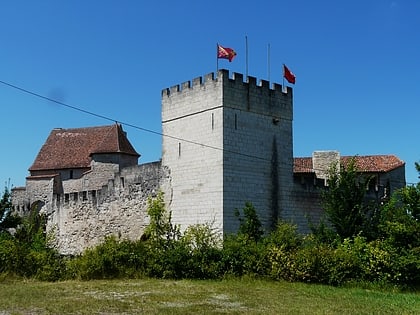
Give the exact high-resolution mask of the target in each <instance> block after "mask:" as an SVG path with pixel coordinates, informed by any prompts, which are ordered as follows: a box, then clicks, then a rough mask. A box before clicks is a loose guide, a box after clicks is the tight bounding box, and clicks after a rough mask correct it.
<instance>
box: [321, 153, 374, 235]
mask: <svg viewBox="0 0 420 315" xmlns="http://www.w3.org/2000/svg"><path fill="white" fill-rule="evenodd" d="M327 183H328V187H327V189H326V190H325V191H324V192H323V193H322V194H321V199H322V205H323V208H324V211H325V215H326V216H327V218H328V220H329V222H330V223H331V224H332V226H333V227H334V229H335V231H336V232H337V234H338V235H339V236H340V237H341V238H342V239H345V238H346V237H352V236H355V235H357V234H358V233H360V232H362V231H363V229H364V227H365V226H366V222H367V219H368V216H369V214H370V212H371V210H372V208H371V207H370V206H369V205H368V204H366V202H365V195H366V187H367V186H368V184H369V178H363V177H361V176H359V172H358V170H357V167H356V163H355V159H354V158H353V159H351V160H350V161H349V163H348V164H347V165H345V166H344V165H341V166H340V171H339V172H337V168H336V165H332V166H331V167H330V170H329V177H328V180H327Z"/></svg>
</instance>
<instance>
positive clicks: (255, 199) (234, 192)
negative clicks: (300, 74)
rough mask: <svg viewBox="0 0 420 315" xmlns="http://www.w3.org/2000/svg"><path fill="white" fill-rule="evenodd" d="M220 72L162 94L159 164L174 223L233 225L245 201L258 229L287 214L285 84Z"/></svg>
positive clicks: (289, 164) (288, 111) (288, 99)
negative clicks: (166, 175)
mask: <svg viewBox="0 0 420 315" xmlns="http://www.w3.org/2000/svg"><path fill="white" fill-rule="evenodd" d="M243 79H244V78H243V76H242V74H238V73H233V74H232V77H231V78H230V77H229V72H228V71H227V70H220V71H218V72H217V74H216V77H214V74H213V73H210V74H208V75H205V76H204V77H199V78H196V79H194V80H192V82H190V81H188V82H185V83H182V84H181V85H176V86H173V87H171V88H169V89H164V90H163V91H162V132H163V134H164V136H163V145H162V165H164V166H167V167H168V168H169V170H170V174H171V178H172V183H171V186H172V189H171V191H167V192H166V199H167V206H168V208H169V210H170V211H172V218H173V221H174V223H178V224H181V228H183V227H184V228H185V227H186V226H188V225H191V224H197V223H211V224H212V225H213V226H214V227H216V228H218V229H220V231H221V232H224V233H229V232H234V231H235V230H236V229H237V228H238V224H239V222H238V219H237V218H236V217H235V215H234V212H235V209H242V208H243V207H244V205H245V202H247V201H249V202H251V203H252V204H253V205H254V206H255V208H256V210H257V212H258V215H259V218H260V220H261V221H262V223H263V224H264V226H265V228H270V227H271V226H272V225H273V224H274V223H275V222H276V221H277V219H278V218H279V217H284V218H287V217H288V216H289V215H290V214H289V213H288V208H289V207H288V204H287V201H288V200H289V198H288V197H289V193H290V190H291V185H292V183H293V169H292V168H293V141H292V120H293V97H292V89H291V88H287V89H286V90H283V89H282V86H281V85H279V84H273V87H272V88H271V87H270V86H269V82H268V81H264V80H261V81H260V82H259V84H257V82H256V79H255V78H254V77H248V78H247V79H246V81H245V82H244V80H243Z"/></svg>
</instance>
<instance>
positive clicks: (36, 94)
mask: <svg viewBox="0 0 420 315" xmlns="http://www.w3.org/2000/svg"><path fill="white" fill-rule="evenodd" d="M0 83H1V84H3V85H6V86H8V87H11V88H13V89H16V90H18V91H21V92H24V93H26V94H29V95H32V96H35V97H38V98H41V99H44V100H47V101H50V102H53V103H56V104H59V105H62V106H64V107H67V108H70V109H73V110H75V111H78V112H81V113H84V114H88V115H91V116H94V117H98V118H101V119H104V120H108V121H112V122H117V123H120V124H122V125H125V126H127V127H131V128H134V129H137V130H141V131H144V132H148V133H152V134H155V135H159V136H162V137H167V138H170V139H174V140H177V141H182V142H186V143H190V144H194V145H198V146H201V147H205V148H209V149H213V150H218V151H222V152H223V151H224V152H228V153H232V154H236V155H240V156H244V157H247V158H253V159H258V160H262V161H266V162H272V161H271V159H267V158H264V157H260V156H256V155H252V154H246V153H242V152H237V151H233V150H228V149H225V148H220V147H215V146H211V145H208V144H204V143H200V142H197V141H192V140H188V139H184V138H180V137H175V136H172V135H168V134H164V133H162V132H158V131H155V130H151V129H147V128H144V127H140V126H137V125H133V124H130V123H127V122H122V121H119V120H116V119H113V118H111V117H107V116H104V115H101V114H97V113H94V112H91V111H88V110H85V109H82V108H80V107H77V106H73V105H69V104H67V103H64V102H61V101H58V100H55V99H53V98H50V97H47V96H44V95H41V94H39V93H35V92H32V91H30V90H27V89H24V88H21V87H19V86H17V85H14V84H11V83H8V82H5V81H2V80H0ZM312 170H313V171H316V170H317V169H312ZM320 171H324V170H320ZM401 183H402V182H401ZM406 185H416V183H406Z"/></svg>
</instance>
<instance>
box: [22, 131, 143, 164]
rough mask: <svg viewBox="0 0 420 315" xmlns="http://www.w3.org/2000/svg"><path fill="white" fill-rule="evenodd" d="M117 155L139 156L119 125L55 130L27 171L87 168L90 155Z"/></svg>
mask: <svg viewBox="0 0 420 315" xmlns="http://www.w3.org/2000/svg"><path fill="white" fill-rule="evenodd" d="M101 153H107V154H110V153H119V154H125V155H131V156H135V157H139V156H140V155H139V154H138V153H137V152H136V151H135V149H134V148H133V146H132V145H131V143H130V141H129V140H128V139H127V136H126V134H125V132H124V131H123V129H122V127H121V125H119V124H114V125H110V126H100V127H87V128H73V129H61V128H59V129H54V130H52V131H51V133H50V135H49V136H48V138H47V140H46V141H45V143H44V145H43V146H42V148H41V150H40V151H39V153H38V155H37V157H36V158H35V161H34V163H33V164H32V166H31V167H30V168H29V171H37V170H53V169H68V168H88V167H90V163H91V155H92V154H101Z"/></svg>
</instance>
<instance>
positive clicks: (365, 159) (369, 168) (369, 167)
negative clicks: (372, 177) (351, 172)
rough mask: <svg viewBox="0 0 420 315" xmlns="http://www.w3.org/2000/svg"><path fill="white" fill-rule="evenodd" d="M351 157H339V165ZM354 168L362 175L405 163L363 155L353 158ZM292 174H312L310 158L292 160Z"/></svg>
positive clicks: (384, 170) (396, 159)
mask: <svg viewBox="0 0 420 315" xmlns="http://www.w3.org/2000/svg"><path fill="white" fill-rule="evenodd" d="M351 158H353V156H342V157H340V163H341V164H342V165H346V164H347V163H349V161H350V159H351ZM354 158H355V159H356V167H357V169H358V170H359V171H360V172H364V173H370V172H372V173H381V172H389V171H391V170H393V169H396V168H398V167H401V166H403V165H404V164H405V163H404V162H403V161H401V160H400V159H399V158H397V157H396V156H394V155H365V156H355V157H354ZM293 172H294V173H313V172H314V170H313V164H312V158H311V157H297V158H294V159H293Z"/></svg>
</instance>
